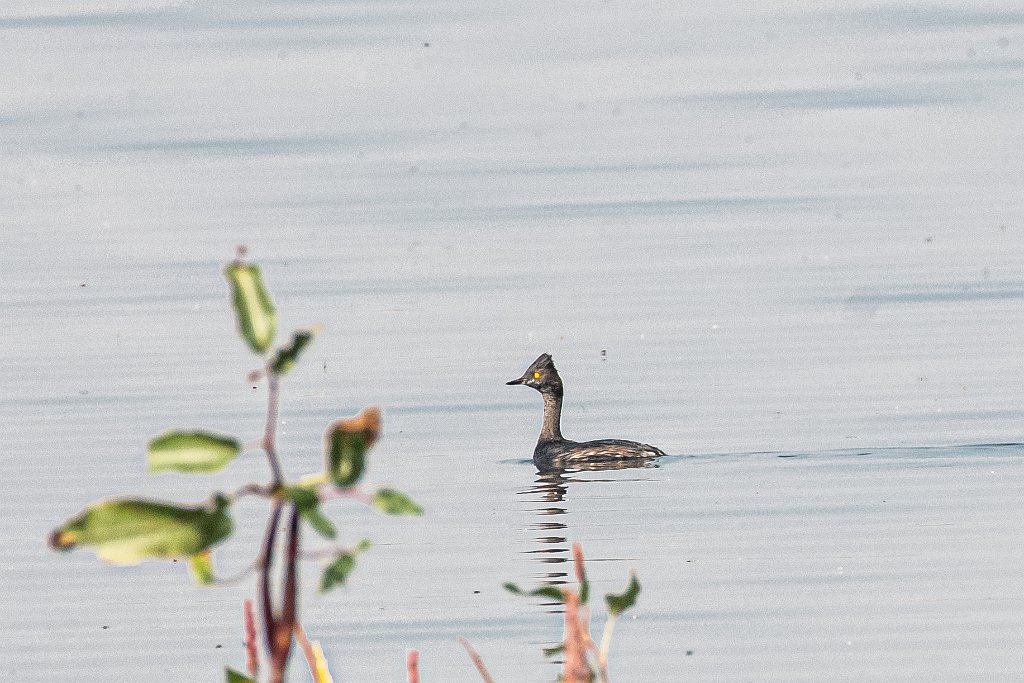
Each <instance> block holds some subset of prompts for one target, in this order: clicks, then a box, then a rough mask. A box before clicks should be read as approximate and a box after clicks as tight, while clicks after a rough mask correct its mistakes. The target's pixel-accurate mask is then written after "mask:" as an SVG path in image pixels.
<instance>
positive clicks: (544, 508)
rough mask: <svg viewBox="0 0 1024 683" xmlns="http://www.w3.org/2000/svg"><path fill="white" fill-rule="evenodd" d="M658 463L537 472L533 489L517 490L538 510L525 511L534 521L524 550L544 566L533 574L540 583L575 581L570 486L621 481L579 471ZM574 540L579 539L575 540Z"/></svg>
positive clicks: (588, 465) (555, 605) (647, 465)
mask: <svg viewBox="0 0 1024 683" xmlns="http://www.w3.org/2000/svg"><path fill="white" fill-rule="evenodd" d="M653 467H657V464H656V463H654V462H652V461H651V460H650V459H641V460H637V461H636V462H632V461H618V462H614V463H586V464H585V466H582V467H575V468H574V469H573V470H571V471H570V470H557V471H552V472H538V473H537V478H536V479H535V480H534V484H533V486H531V487H530V488H528V489H526V490H524V491H520V492H519V495H522V496H526V497H527V498H526V500H527V501H528V502H529V503H535V504H538V506H537V507H530V508H528V510H529V511H530V512H533V513H535V514H536V515H537V520H536V521H535V522H533V523H532V524H530V525H529V526H528V527H527V528H528V529H529V531H530V534H531V536H532V537H533V543H532V544H531V546H532V547H531V548H530V549H529V550H526V551H524V552H525V553H526V554H527V555H531V556H533V557H534V559H535V560H536V561H537V562H539V563H541V564H543V565H546V566H545V571H541V572H538V573H536V574H535V575H534V578H536V579H537V580H538V581H539V582H540V583H541V584H546V585H550V586H560V585H563V584H566V583H569V582H570V581H575V575H574V574H573V567H572V541H570V540H569V536H570V535H572V534H571V529H570V521H571V519H570V509H569V505H568V503H567V498H568V494H569V487H570V486H580V485H583V484H591V483H611V482H615V481H620V480H621V479H620V478H615V479H612V478H597V479H595V478H592V477H585V476H579V473H581V472H596V471H609V470H624V469H638V468H653ZM573 540H578V539H576V538H574V539H573ZM548 606H550V607H552V608H554V609H551V610H550V611H552V612H559V613H560V612H561V611H562V608H561V604H560V603H550V605H548Z"/></svg>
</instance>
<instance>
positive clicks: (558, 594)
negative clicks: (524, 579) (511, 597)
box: [530, 586, 565, 602]
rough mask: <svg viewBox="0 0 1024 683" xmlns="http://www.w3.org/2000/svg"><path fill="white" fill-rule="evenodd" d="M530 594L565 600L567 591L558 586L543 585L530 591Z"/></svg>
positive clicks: (559, 600) (560, 600)
mask: <svg viewBox="0 0 1024 683" xmlns="http://www.w3.org/2000/svg"><path fill="white" fill-rule="evenodd" d="M530 595H533V596H536V597H542V598H550V599H551V600H555V601H556V602H565V593H563V592H562V589H561V588H558V587H557V586H541V587H540V588H534V589H533V590H532V591H530Z"/></svg>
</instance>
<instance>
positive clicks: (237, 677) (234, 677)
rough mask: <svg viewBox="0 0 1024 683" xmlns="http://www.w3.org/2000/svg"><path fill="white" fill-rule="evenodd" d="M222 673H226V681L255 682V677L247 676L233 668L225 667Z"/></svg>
mask: <svg viewBox="0 0 1024 683" xmlns="http://www.w3.org/2000/svg"><path fill="white" fill-rule="evenodd" d="M224 673H225V674H226V675H227V683H256V679H255V678H249V677H248V676H246V675H245V674H240V673H238V672H237V671H235V670H234V669H230V668H226V669H224Z"/></svg>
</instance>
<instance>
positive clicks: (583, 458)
mask: <svg viewBox="0 0 1024 683" xmlns="http://www.w3.org/2000/svg"><path fill="white" fill-rule="evenodd" d="M506 384H525V385H526V386H528V387H533V388H534V389H536V390H537V391H539V392H540V395H541V396H543V397H544V423H543V425H541V428H540V438H539V439H538V440H537V447H536V448H535V449H534V450H533V463H534V464H535V465H536V466H537V468H538V469H540V470H545V471H546V470H556V469H564V468H567V467H574V466H577V465H579V466H585V465H586V464H587V463H591V464H594V463H607V464H608V465H610V466H613V465H614V464H615V463H620V464H622V465H635V464H638V463H640V462H642V461H646V460H648V459H650V458H656V457H658V456H659V455H665V454H664V453H663V452H662V451H661V450H660V449H658V448H655V447H654V446H648V445H647V444H645V443H637V442H636V441H623V440H622V439H599V440H598V441H584V442H583V443H580V442H577V441H569V440H568V439H563V438H562V430H561V428H560V425H559V423H560V422H561V417H562V378H561V377H559V376H558V370H555V364H554V363H553V362H552V361H551V356H550V355H548V354H546V353H544V354H541V356H540V358H538V359H537V360H535V361H533V365H531V366H530V367H529V368H527V369H526V373H525V374H523V376H522V377H520V378H519V379H514V380H512V381H511V382H506Z"/></svg>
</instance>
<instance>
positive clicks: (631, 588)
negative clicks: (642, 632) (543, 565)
mask: <svg viewBox="0 0 1024 683" xmlns="http://www.w3.org/2000/svg"><path fill="white" fill-rule="evenodd" d="M572 559H573V566H574V567H575V570H576V582H577V584H578V585H579V588H578V589H577V590H573V589H572V588H569V587H568V586H551V585H546V586H541V587H540V588H535V589H534V590H532V591H529V592H524V591H523V590H522V589H521V588H519V586H517V585H516V584H514V583H506V584H505V590H507V591H509V592H510V593H514V594H515V595H531V596H540V597H545V598H549V599H551V600H555V601H557V602H561V603H563V604H564V605H565V635H564V638H563V640H562V643H561V644H560V645H556V646H555V647H551V648H547V649H545V650H544V654H545V655H548V656H552V655H558V654H560V655H562V662H563V666H562V677H561V680H562V681H565V683H590V681H593V680H595V677H596V679H597V680H598V681H600V683H610V681H611V678H610V676H609V673H608V650H609V649H610V648H611V643H612V631H613V630H614V628H615V622H616V620H617V619H618V618H619V617H620V616H621V615H622V613H623V612H625V611H626V610H627V609H629V608H630V607H632V606H633V605H634V604H636V599H637V596H639V595H640V582H639V581H638V580H637V578H636V574H630V576H629V585H628V586H627V587H626V590H625V591H624V592H622V593H621V594H615V593H608V594H606V595H605V596H604V602H605V606H606V607H607V608H608V616H607V618H606V619H605V623H604V632H603V634H602V636H601V644H600V645H598V644H597V643H596V642H595V641H594V639H593V638H592V637H591V635H590V608H589V607H588V606H587V600H588V599H589V597H590V582H589V581H588V580H587V569H586V565H585V564H584V561H583V548H582V546H580V544H579V543H573V545H572Z"/></svg>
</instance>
